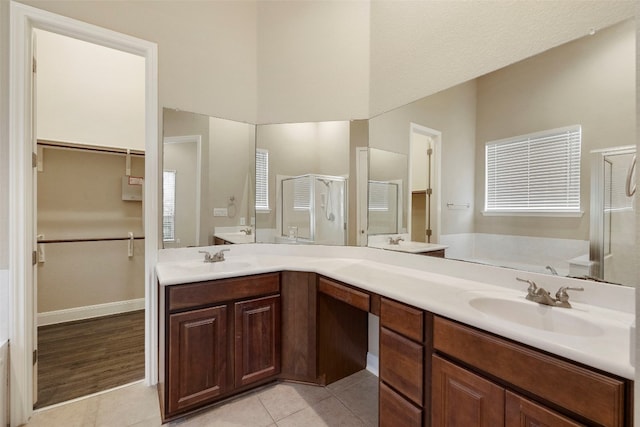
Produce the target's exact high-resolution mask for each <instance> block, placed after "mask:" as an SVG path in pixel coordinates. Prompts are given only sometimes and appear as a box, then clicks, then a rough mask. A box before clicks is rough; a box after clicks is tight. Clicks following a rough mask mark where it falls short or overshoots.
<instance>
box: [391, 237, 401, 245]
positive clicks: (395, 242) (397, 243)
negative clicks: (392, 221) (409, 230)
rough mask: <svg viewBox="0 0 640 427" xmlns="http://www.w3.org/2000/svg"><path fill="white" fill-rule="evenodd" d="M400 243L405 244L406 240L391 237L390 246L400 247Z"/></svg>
mask: <svg viewBox="0 0 640 427" xmlns="http://www.w3.org/2000/svg"><path fill="white" fill-rule="evenodd" d="M400 242H404V239H403V238H402V237H400V236H397V237H395V238H394V237H389V244H390V245H399V244H400Z"/></svg>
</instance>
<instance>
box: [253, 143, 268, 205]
mask: <svg viewBox="0 0 640 427" xmlns="http://www.w3.org/2000/svg"><path fill="white" fill-rule="evenodd" d="M268 210H269V151H268V150H263V149H260V148H258V149H256V211H268Z"/></svg>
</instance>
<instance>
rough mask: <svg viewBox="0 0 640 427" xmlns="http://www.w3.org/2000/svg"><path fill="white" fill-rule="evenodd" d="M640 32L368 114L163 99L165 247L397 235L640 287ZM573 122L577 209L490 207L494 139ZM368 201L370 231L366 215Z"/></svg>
mask: <svg viewBox="0 0 640 427" xmlns="http://www.w3.org/2000/svg"><path fill="white" fill-rule="evenodd" d="M635 42H636V32H635V22H634V21H633V20H630V21H624V22H621V23H619V24H617V25H614V26H612V27H609V28H603V29H600V30H599V31H597V32H596V33H595V34H593V35H589V36H586V37H584V38H583V39H579V40H575V41H573V42H570V43H568V44H566V45H563V46H559V47H556V48H554V49H551V50H549V51H547V52H544V53H542V54H540V55H537V56H534V57H531V58H528V59H526V60H523V61H521V62H519V63H516V64H513V65H511V66H508V67H506V68H504V69H501V70H498V71H495V72H492V73H490V74H487V75H484V76H481V77H478V78H476V79H474V80H471V81H468V82H465V83H462V84H459V85H457V86H454V87H452V88H449V89H447V90H443V91H441V92H439V93H436V94H434V95H431V96H428V97H425V98H422V99H419V100H417V101H415V102H412V103H410V104H408V105H405V106H402V107H399V108H396V109H394V110H391V111H389V112H386V113H384V114H381V115H379V116H376V117H373V118H371V119H370V120H368V121H364V120H360V121H351V122H349V121H337V122H320V123H289V124H265V125H258V126H254V125H250V124H246V123H237V122H233V121H229V120H223V119H216V118H211V117H208V116H203V115H199V114H193V113H187V112H181V111H175V110H172V109H165V110H164V137H165V144H164V167H163V169H164V170H165V171H169V172H170V171H176V173H175V189H174V190H173V191H174V194H175V206H176V210H175V212H174V216H175V218H173V225H171V224H170V222H171V221H169V224H167V222H166V221H167V219H166V218H165V227H164V228H165V230H164V233H168V234H170V233H171V226H173V227H174V228H175V229H174V236H173V240H171V239H164V243H165V245H164V247H175V246H201V245H210V244H213V243H220V242H223V243H225V242H226V243H239V242H244V241H246V242H253V241H256V242H268V243H277V242H281V243H296V244H305V243H306V244H336V245H344V244H353V245H355V244H357V242H359V241H360V240H359V237H360V233H364V234H369V236H370V238H369V240H370V241H371V240H375V239H376V238H380V237H381V236H382V237H384V236H389V235H403V237H405V239H406V240H410V241H420V242H430V243H436V244H443V245H446V246H447V250H446V257H447V258H451V259H459V260H466V261H472V262H480V263H488V264H494V265H500V266H504V267H509V268H516V269H519V270H526V271H536V272H541V273H548V274H559V275H563V276H566V275H569V276H578V277H593V278H598V279H602V280H605V281H608V282H612V283H620V284H625V285H637V284H638V278H637V277H636V275H635V264H634V260H633V257H634V256H635V254H636V250H637V249H636V245H635V231H634V229H635V213H634V211H633V206H634V204H633V199H632V198H631V197H627V196H625V189H624V185H625V183H626V177H627V176H628V175H629V171H630V165H631V163H632V159H633V156H634V155H635V141H636V133H635V132H636V129H635V126H636V108H635V96H636V95H635V94H636V81H635ZM576 125H577V126H579V129H580V132H581V146H580V153H581V154H580V157H579V158H580V162H579V163H580V173H579V180H578V181H579V189H580V190H579V212H573V213H571V214H563V215H558V214H553V215H549V214H547V213H544V214H543V213H535V214H531V213H527V214H524V213H522V212H520V213H509V214H500V215H497V214H495V213H491V212H486V211H485V146H486V144H487V143H488V142H491V141H502V140H505V139H508V138H512V137H517V136H522V135H528V134H535V133H537V132H541V131H547V130H553V129H559V128H565V127H567V126H576ZM194 136H196V137H198V138H193V137H194ZM367 145H368V162H369V165H368V166H369V167H368V173H369V176H368V177H366V178H364V181H363V182H367V184H365V185H364V188H366V190H365V191H364V193H367V195H366V196H363V195H360V196H359V197H358V199H357V200H356V193H357V191H356V180H358V179H357V177H356V175H359V176H360V177H361V175H360V174H357V173H356V172H357V170H358V167H357V165H356V162H357V161H359V160H360V159H359V158H358V159H356V152H357V148H356V147H363V146H367ZM231 160H232V161H231ZM180 162H182V163H183V164H181V163H180ZM359 169H360V170H362V165H360V168H359ZM181 170H185V172H183V173H181V172H180V171H181ZM194 173H195V176H191V175H190V174H192V175H193V174H194ZM632 175H633V174H632ZM360 179H362V178H360ZM632 179H633V176H632ZM498 181H500V180H498ZM168 182H169V183H170V182H171V177H170V176H169V177H167V179H166V180H165V184H167V183H168ZM502 182H507V183H509V182H510V181H509V180H506V181H502ZM360 188H361V184H359V183H358V185H357V190H358V191H359V190H360ZM429 189H430V190H429ZM362 193H363V192H360V194H362ZM427 194H428V195H429V197H425V196H426V195H427ZM540 194H541V193H540ZM425 199H426V200H425ZM182 206H185V208H184V209H180V207H182ZM256 206H257V209H256ZM362 206H364V211H365V212H366V211H367V210H368V218H367V221H365V222H368V225H367V227H366V230H365V229H364V227H363V229H362V230H361V229H360V228H359V227H356V222H358V218H357V216H356V214H355V211H356V208H357V207H360V208H361V207H362ZM360 208H358V209H360ZM170 214H171V212H170V211H169V216H170ZM182 215H184V216H185V217H186V218H185V219H183V218H182V217H181V216H182ZM165 216H167V212H165ZM169 220H171V218H169ZM183 222H184V223H185V225H180V224H183ZM427 230H429V231H427ZM356 235H357V236H356ZM216 236H218V237H223V239H222V240H219V241H216Z"/></svg>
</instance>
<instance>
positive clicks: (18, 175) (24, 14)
mask: <svg viewBox="0 0 640 427" xmlns="http://www.w3.org/2000/svg"><path fill="white" fill-rule="evenodd" d="M9 10H10V29H9V34H10V42H9V44H10V46H9V49H10V53H9V54H10V61H9V62H10V63H9V86H10V90H9V112H10V117H9V204H10V206H11V209H9V293H10V296H9V299H10V301H9V310H10V313H9V319H10V328H9V342H10V346H9V349H10V350H9V351H10V360H11V363H10V365H9V369H10V373H9V376H10V392H9V394H10V400H9V405H10V410H11V420H10V426H12V427H13V426H18V425H20V424H22V423H26V422H27V420H28V419H29V417H30V416H31V415H32V414H33V390H34V388H33V368H32V361H33V356H32V354H33V349H34V348H35V345H34V344H35V343H34V339H33V333H32V331H33V330H34V327H35V312H34V304H33V298H34V289H33V285H34V283H33V280H34V277H33V276H34V274H33V266H32V263H31V253H32V251H33V250H34V249H35V248H33V247H32V246H33V245H32V241H33V240H34V239H33V236H34V234H35V232H36V230H34V227H33V220H32V218H33V213H34V212H33V211H34V203H33V200H32V197H33V190H34V189H33V186H34V185H35V182H34V180H33V177H32V167H31V156H32V147H31V137H32V131H31V121H32V119H33V117H32V112H31V106H32V105H31V104H32V102H31V88H30V79H31V67H32V65H31V58H32V55H33V52H32V45H31V32H32V30H33V29H34V28H39V29H42V30H46V31H50V32H54V33H57V34H61V35H65V36H69V37H73V38H76V39H80V40H84V41H87V42H90V43H94V44H98V45H102V46H106V47H110V48H113V49H118V50H121V51H125V52H128V53H132V54H134V55H138V56H142V57H143V58H145V154H146V159H145V160H146V161H145V184H144V201H143V203H144V205H143V206H147V207H148V208H147V209H144V229H145V383H146V384H147V385H153V384H156V383H157V381H158V380H157V372H158V369H157V366H158V363H157V360H158V358H157V340H158V335H157V327H158V326H157V304H155V301H157V288H156V286H155V283H156V279H155V271H154V268H155V264H156V260H157V256H158V251H157V248H158V218H157V212H158V203H159V201H158V182H159V180H158V113H159V112H158V48H157V45H156V44H155V43H152V42H148V41H146V40H142V39H138V38H135V37H131V36H128V35H125V34H120V33H117V32H115V31H111V30H107V29H105V28H101V27H98V26H95V25H91V24H87V23H85V22H82V21H78V20H75V19H71V18H68V17H64V16H61V15H56V14H54V13H50V12H47V11H43V10H40V9H36V8H34V7H31V6H27V5H24V4H21V3H17V2H15V1H11V2H10V4H9Z"/></svg>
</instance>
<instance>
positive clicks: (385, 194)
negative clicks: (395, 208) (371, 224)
mask: <svg viewBox="0 0 640 427" xmlns="http://www.w3.org/2000/svg"><path fill="white" fill-rule="evenodd" d="M392 185H393V184H391V183H388V182H379V181H369V210H370V211H383V212H386V211H388V210H389V192H390V191H391V188H390V187H391V186H392Z"/></svg>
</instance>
